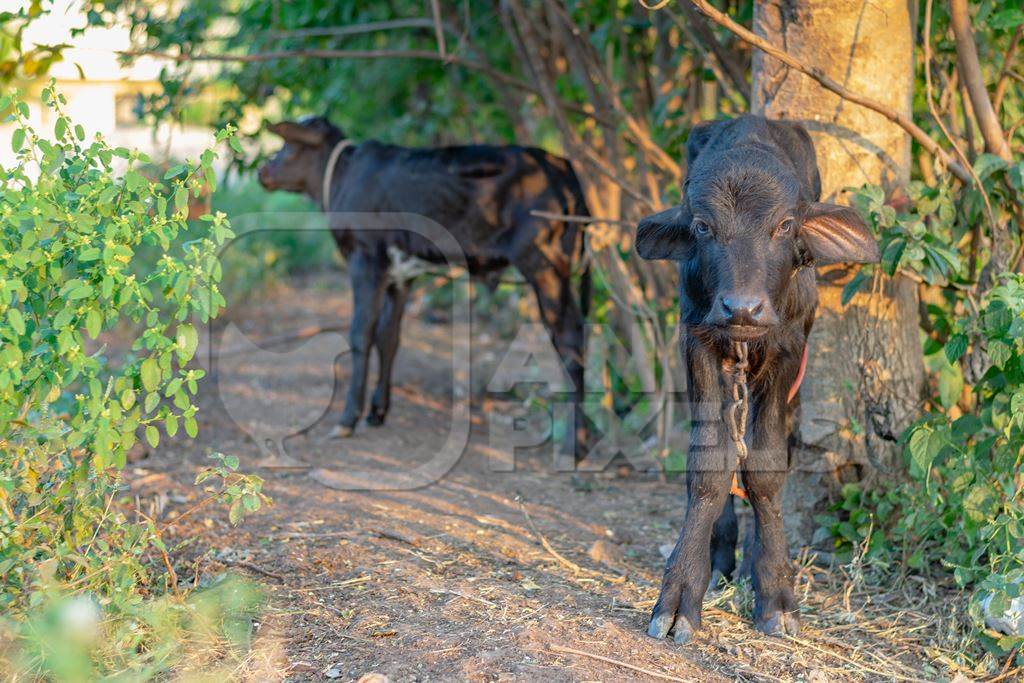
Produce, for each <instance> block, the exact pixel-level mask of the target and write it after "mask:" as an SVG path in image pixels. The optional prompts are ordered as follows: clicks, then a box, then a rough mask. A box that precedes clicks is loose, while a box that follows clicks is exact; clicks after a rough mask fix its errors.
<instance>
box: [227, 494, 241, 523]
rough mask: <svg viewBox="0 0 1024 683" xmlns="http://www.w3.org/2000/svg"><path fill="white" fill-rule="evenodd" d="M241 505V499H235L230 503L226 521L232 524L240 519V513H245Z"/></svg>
mask: <svg viewBox="0 0 1024 683" xmlns="http://www.w3.org/2000/svg"><path fill="white" fill-rule="evenodd" d="M242 506H243V503H242V500H241V499H239V500H236V501H235V502H234V503H232V504H231V508H230V509H229V510H228V521H229V522H231V524H232V525H235V524H238V523H239V522H241V521H242V515H243V514H244V513H245V510H244V508H243V507H242Z"/></svg>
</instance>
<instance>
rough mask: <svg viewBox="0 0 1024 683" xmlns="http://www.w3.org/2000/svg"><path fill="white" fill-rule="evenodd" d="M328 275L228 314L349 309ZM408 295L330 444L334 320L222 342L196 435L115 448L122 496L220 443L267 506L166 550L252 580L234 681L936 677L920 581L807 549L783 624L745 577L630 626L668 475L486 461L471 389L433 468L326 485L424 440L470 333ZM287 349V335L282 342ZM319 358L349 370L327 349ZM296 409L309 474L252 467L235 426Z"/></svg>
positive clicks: (663, 521)
mask: <svg viewBox="0 0 1024 683" xmlns="http://www.w3.org/2000/svg"><path fill="white" fill-rule="evenodd" d="M342 282H343V280H342V277H341V275H340V274H338V275H331V276H324V277H319V278H317V279H310V280H306V281H303V282H293V283H291V284H289V285H281V286H277V287H275V288H274V289H273V290H272V291H270V292H269V293H266V294H262V295H259V296H257V297H255V298H254V299H253V300H251V301H249V302H248V303H247V304H246V305H243V306H240V307H235V308H234V309H233V310H232V313H231V316H230V320H231V321H233V322H234V323H235V324H236V325H237V326H238V328H239V329H240V330H241V332H243V333H244V335H245V336H246V337H247V338H248V339H250V340H252V341H253V342H254V343H255V342H257V341H258V340H260V339H267V338H271V337H273V336H274V335H277V334H280V333H282V332H286V331H289V330H297V329H301V328H303V327H304V326H308V325H311V324H321V325H329V326H331V325H333V326H336V325H339V324H341V325H344V321H346V320H347V319H348V312H349V311H350V304H349V300H348V296H347V294H346V292H345V291H344V287H343V284H342ZM420 312H421V311H420V310H419V307H418V306H417V304H416V303H415V302H414V303H413V305H412V306H411V307H410V311H409V314H408V315H407V316H406V319H405V325H404V338H403V346H402V348H401V350H400V352H399V356H398V363H397V370H396V374H395V392H394V397H393V405H392V410H391V414H390V416H389V418H388V421H387V423H386V424H385V425H384V426H383V427H380V428H371V427H367V426H366V425H365V424H362V423H361V424H360V425H359V427H358V428H357V431H356V434H355V435H354V436H353V437H351V438H349V439H345V440H325V439H324V437H325V435H326V434H327V433H328V432H329V430H330V427H331V426H332V425H333V419H332V418H330V417H328V418H325V419H323V420H320V421H319V422H317V421H316V418H317V417H318V416H319V415H320V414H321V413H322V412H323V410H324V408H326V406H327V403H328V402H329V400H330V395H331V392H332V390H333V388H334V387H333V384H334V381H333V379H332V373H331V369H330V368H331V360H332V358H333V356H334V355H336V351H337V348H336V344H337V342H338V338H336V337H335V336H332V335H330V334H326V335H320V337H323V340H321V341H323V342H324V343H320V342H318V341H317V340H316V339H313V340H307V341H306V342H301V343H296V344H292V345H291V346H283V347H281V348H275V349H273V351H268V350H259V349H248V350H246V349H245V347H244V344H243V346H241V347H238V346H237V344H236V347H231V348H230V349H229V350H230V351H231V353H230V354H228V356H226V359H225V360H224V361H222V363H221V365H220V366H219V367H218V369H217V370H218V371H217V372H216V373H215V374H214V375H211V377H210V378H209V381H207V382H206V384H205V386H204V388H203V389H202V391H201V394H202V395H201V398H200V403H199V405H200V406H201V412H200V415H199V417H200V431H199V437H198V438H197V439H196V440H195V441H190V440H187V439H185V438H182V437H180V436H179V437H178V438H176V439H174V440H170V441H167V442H165V443H162V444H161V446H160V448H159V449H157V450H156V452H154V453H151V454H149V455H148V457H146V458H145V459H143V460H140V461H139V462H137V463H135V465H134V469H133V470H132V473H131V486H132V490H133V493H134V494H135V495H137V496H139V500H140V501H142V502H143V504H149V505H152V506H153V507H154V510H155V511H156V512H158V513H159V514H160V515H161V516H162V517H163V518H164V519H173V518H174V516H175V515H176V514H179V513H180V511H182V510H184V509H187V508H188V507H189V506H190V504H191V503H192V502H193V501H194V500H195V499H196V498H197V497H198V496H200V495H202V492H201V491H198V490H197V489H196V488H195V487H193V486H192V480H193V478H194V476H195V472H196V471H197V470H198V469H199V468H201V467H202V466H204V465H205V464H206V462H207V461H206V455H207V454H208V453H209V452H211V451H214V450H217V451H221V452H224V453H230V454H235V455H237V456H239V457H240V458H241V461H242V469H244V470H250V471H258V473H259V474H260V475H261V476H263V477H264V478H265V480H266V492H267V493H268V494H269V495H270V496H271V497H272V498H273V505H272V506H269V507H267V508H264V509H263V510H261V511H260V512H258V513H256V514H255V515H253V516H251V517H249V518H247V519H246V520H245V521H244V522H243V523H242V524H241V525H240V526H239V527H237V528H236V527H231V526H230V525H229V524H228V523H227V515H226V513H223V512H220V511H217V512H214V513H211V516H209V517H206V518H203V519H198V520H195V521H196V523H195V524H189V525H187V528H179V529H178V532H179V533H181V534H182V535H187V534H191V533H198V534H199V536H200V537H199V539H198V541H197V542H196V543H194V544H193V545H191V546H189V547H188V548H186V549H185V550H183V551H181V553H180V554H179V555H176V556H175V560H176V562H177V564H178V567H177V569H178V574H179V576H182V577H192V576H193V575H194V576H197V577H198V576H202V575H207V574H215V573H217V572H221V571H224V570H225V569H230V570H233V571H238V572H241V573H244V574H246V575H249V576H251V577H252V578H254V579H256V580H258V581H260V582H261V583H263V584H264V585H265V586H266V587H267V589H268V591H269V595H270V600H269V605H268V607H267V609H266V612H265V614H264V615H263V617H262V619H261V621H260V623H259V625H258V628H257V636H256V641H255V647H254V650H253V653H252V654H251V655H250V657H249V659H248V660H247V661H246V662H245V663H244V664H243V666H242V668H241V669H240V672H241V673H240V676H241V677H242V678H247V679H249V680H288V681H306V680H331V679H336V680H342V681H348V680H358V679H360V678H361V677H363V676H365V675H366V674H370V673H373V672H377V673H380V674H383V675H385V676H387V677H388V678H390V679H391V680H393V681H413V680H416V681H432V680H473V681H484V680H487V681H490V680H545V681H548V680H551V681H563V680H565V681H568V680H573V681H575V680H580V681H590V680H685V681H717V680H741V681H748V680H749V681H761V680H787V681H788V680H806V681H847V680H937V679H949V678H952V677H954V676H955V675H956V669H955V668H953V667H954V665H953V664H952V663H951V662H950V661H949V660H948V658H947V657H946V655H945V654H944V652H943V651H942V650H941V649H939V648H936V647H933V646H932V645H931V643H933V642H934V639H935V637H936V633H935V629H937V628H941V625H940V626H936V622H935V621H934V620H933V617H932V616H929V612H928V609H927V605H928V603H929V600H932V601H934V596H933V597H932V598H929V597H928V596H927V595H920V596H910V597H907V594H906V592H905V591H901V592H899V593H897V592H895V591H893V592H887V591H886V590H885V589H883V588H874V589H871V588H867V587H865V586H863V585H856V581H855V580H854V579H856V576H855V575H853V574H851V572H850V570H849V569H848V568H838V567H833V568H829V567H820V566H817V565H815V564H814V563H813V562H812V561H811V560H810V559H809V557H808V555H807V554H806V553H805V554H803V555H801V556H800V557H799V558H798V561H799V562H800V566H801V570H800V572H799V578H798V595H799V597H800V599H801V610H802V619H803V624H804V630H803V632H802V633H801V634H800V636H799V637H795V638H793V637H786V638H768V637H765V636H763V635H761V634H760V633H758V632H756V631H754V630H753V628H752V626H751V623H750V607H751V598H750V589H749V587H746V586H744V585H741V586H739V587H736V588H732V587H731V588H728V589H726V590H725V591H723V592H721V593H719V594H715V595H709V596H708V599H707V602H706V603H705V612H704V614H705V627H704V628H703V630H702V631H701V632H700V633H699V635H698V637H697V638H696V639H695V641H694V642H693V643H691V644H690V645H688V646H685V647H679V646H676V645H675V644H673V643H672V642H671V641H670V640H665V641H655V640H652V639H650V638H648V637H647V636H646V635H645V634H644V630H645V628H646V625H647V619H648V615H649V610H650V608H651V606H652V605H653V602H654V599H655V598H656V596H657V591H658V586H659V581H660V575H661V570H662V565H663V559H662V555H661V553H660V551H659V547H660V546H662V545H664V544H668V543H672V542H674V541H675V538H676V534H677V533H678V530H679V527H680V525H681V523H682V516H683V507H682V494H683V483H682V481H681V480H679V479H670V480H668V481H662V480H659V477H657V476H655V475H650V474H638V473H630V474H629V475H628V476H623V474H622V473H620V472H618V471H616V472H610V473H607V474H604V473H602V474H596V475H587V476H573V475H571V474H569V473H556V472H554V471H553V468H552V464H551V460H550V455H549V453H550V447H548V448H547V449H544V448H540V449H536V451H535V452H529V451H527V452H520V453H519V455H518V457H517V459H516V463H515V465H516V466H515V471H514V472H505V471H497V470H500V469H502V468H503V467H504V468H507V467H508V465H509V462H508V459H507V456H503V455H502V454H500V453H496V452H495V451H494V449H492V448H491V446H490V445H489V441H488V436H487V430H486V426H487V420H488V419H489V415H488V412H489V411H490V410H493V406H491V405H490V404H487V403H482V402H481V401H480V400H479V399H475V400H474V404H473V411H472V426H471V438H470V443H469V446H468V448H467V449H466V450H465V453H464V455H463V456H462V457H461V459H460V460H459V461H458V463H457V464H456V466H455V467H454V468H453V469H452V470H451V472H449V473H448V474H447V475H446V476H444V477H443V478H441V479H440V480H439V481H437V482H436V483H433V484H430V485H428V486H424V487H421V488H417V489H414V490H402V491H377V492H365V491H364V492H350V491H339V490H335V489H333V488H330V487H328V486H325V485H324V484H323V483H322V482H324V481H326V482H327V483H328V484H330V483H332V481H334V480H332V479H331V473H335V474H337V473H341V475H338V476H340V477H341V478H342V479H344V473H346V472H351V471H354V470H359V469H368V468H374V467H376V468H381V470H380V471H392V470H401V469H402V468H408V467H410V466H411V465H414V464H418V463H420V462H421V461H422V460H423V459H424V458H426V457H427V455H428V454H429V453H431V452H432V451H433V450H434V449H435V447H437V446H438V445H440V444H441V443H442V442H443V441H444V439H445V436H446V432H447V430H448V426H449V419H448V413H449V406H450V403H451V394H452V390H451V387H452V370H451V339H452V335H453V334H462V333H465V332H466V331H467V330H468V328H467V327H466V325H465V323H464V322H461V323H456V324H454V325H453V324H450V323H436V322H427V321H426V317H427V316H424V315H421V314H420ZM475 334H476V337H477V338H478V339H482V340H485V341H486V342H488V343H489V344H490V346H488V345H487V344H484V345H483V347H484V348H483V349H481V348H480V347H479V346H478V347H475V348H474V354H475V360H474V372H475V373H476V372H478V371H479V372H478V374H479V373H486V372H487V371H488V368H489V367H490V368H493V365H494V362H495V361H494V359H495V358H497V357H500V351H501V345H502V344H503V343H504V344H506V345H507V342H501V341H500V340H498V335H497V334H496V333H495V332H494V330H491V329H489V328H488V327H487V325H486V323H482V324H481V325H479V326H477V329H476V331H475ZM303 344H308V346H305V347H304V348H305V350H304V351H303V352H301V353H293V351H295V350H296V349H298V348H300V347H302V345H303ZM332 345H333V346H332ZM338 367H339V372H341V373H342V374H344V373H345V372H347V362H345V359H344V358H342V359H341V360H340V361H339V363H338ZM343 380H344V378H343V377H342V381H343ZM261 410H262V411H263V412H262V413H260V411H261ZM247 411H248V412H247ZM254 413H259V414H260V415H262V417H256V418H252V414H254ZM240 415H241V417H239V416H240ZM250 418H251V419H250ZM261 421H262V422H261ZM275 421H276V422H275ZM303 422H305V423H304V424H300V423H303ZM314 422H316V424H315V426H313V427H312V428H311V429H310V430H309V431H308V432H306V433H304V434H302V435H299V436H296V437H293V438H291V439H287V440H285V450H286V451H287V454H288V455H289V456H291V457H294V458H296V459H298V460H301V461H303V462H305V463H306V464H308V465H309V466H310V467H309V468H308V469H300V470H293V471H288V470H279V469H278V470H266V469H264V470H257V466H258V464H259V463H260V462H261V461H264V459H265V458H266V457H267V455H268V451H266V450H263V449H261V448H260V447H259V446H258V445H257V443H256V440H254V438H253V437H252V436H251V435H252V434H254V433H255V434H257V437H258V438H263V437H265V436H266V435H267V434H271V433H272V432H273V433H272V434H271V437H274V436H275V435H276V434H277V432H275V431H274V430H275V429H276V430H278V431H280V429H283V428H284V427H281V426H280V425H282V424H283V425H285V426H286V427H288V428H293V427H295V426H296V425H299V426H307V424H313V423H314ZM240 424H241V425H242V426H244V427H245V429H244V430H243V428H242V426H240ZM261 424H262V426H260V425H261ZM254 425H255V426H254ZM268 425H269V426H268ZM275 425H276V426H275ZM261 430H262V431H261ZM270 454H272V453H270ZM278 455H280V454H278ZM325 473H327V475H326V476H325ZM147 501H148V503H147ZM744 512H745V513H746V511H744ZM185 526H186V525H182V527H185ZM207 549H208V550H207ZM915 600H917V602H916V603H915V602H914V601H915ZM896 603H898V604H899V605H901V607H899V608H894V604H896ZM902 605H906V607H903V606H902Z"/></svg>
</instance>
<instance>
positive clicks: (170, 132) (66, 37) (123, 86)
mask: <svg viewBox="0 0 1024 683" xmlns="http://www.w3.org/2000/svg"><path fill="white" fill-rule="evenodd" d="M21 2H22V0H0V9H11V10H13V9H15V6H16V5H17V4H20V3H21ZM81 4H82V3H80V2H76V0H54V2H53V5H52V10H51V11H50V13H49V14H47V15H45V16H42V17H40V18H38V19H37V20H35V21H33V23H32V24H31V25H30V26H29V27H28V29H27V30H26V31H25V35H24V41H25V42H26V43H27V44H31V43H38V44H43V45H53V44H57V43H67V44H69V45H70V46H71V47H70V48H67V49H65V50H64V52H63V56H64V59H63V60H62V61H60V62H57V63H56V64H54V65H53V66H52V67H51V69H50V71H49V76H50V77H53V78H55V79H56V81H57V88H58V90H59V91H60V92H61V93H63V94H64V96H65V97H66V98H67V106H66V111H67V114H68V115H69V116H70V117H71V119H72V120H73V121H74V122H75V123H78V124H81V125H82V126H83V127H84V128H85V129H86V132H87V134H88V135H89V136H92V135H93V134H95V133H100V134H102V135H103V136H104V137H105V138H106V139H107V140H108V141H109V142H110V144H112V145H116V146H122V147H129V148H133V149H138V150H141V151H143V152H145V153H146V154H148V155H149V156H150V157H151V158H152V159H153V160H154V161H155V162H162V161H165V160H167V159H183V158H195V157H196V156H198V155H199V153H200V152H202V151H203V150H204V149H206V148H207V147H209V146H210V145H211V144H212V141H213V134H212V132H211V131H210V129H208V128H206V127H203V126H189V125H179V124H161V125H160V126H159V127H157V128H155V129H154V127H153V126H152V125H149V124H147V123H145V122H143V121H140V120H139V118H138V116H137V114H136V109H137V104H138V101H139V97H140V95H147V94H152V93H158V92H160V90H161V86H160V82H159V74H160V69H161V68H162V66H163V65H164V63H162V62H160V61H157V60H155V59H152V58H148V57H142V58H139V59H137V60H135V61H134V63H132V64H130V65H124V64H122V63H121V60H120V59H119V57H118V54H117V53H118V51H121V50H129V49H131V41H130V37H129V31H128V28H127V27H123V26H115V27H111V28H96V27H94V28H88V29H86V30H85V31H84V32H83V33H81V34H80V35H77V36H76V35H72V32H73V30H74V29H76V28H81V27H83V26H85V25H86V19H85V15H84V13H83V12H82V10H81ZM45 81H46V79H41V80H40V82H38V83H36V84H34V86H35V88H34V90H33V89H31V88H30V89H29V92H28V93H27V96H28V102H29V107H30V110H31V115H30V117H31V119H32V125H33V127H35V128H36V129H37V131H38V132H39V133H40V134H42V135H44V136H45V135H46V134H47V132H49V131H52V130H53V122H52V121H51V120H50V118H51V117H50V116H49V110H47V109H46V108H45V107H43V106H42V105H41V103H40V102H39V99H38V90H39V88H41V87H42V85H43V84H44V83H45ZM9 135H10V133H9V127H8V126H3V125H0V139H6V138H7V137H9ZM12 159H13V152H12V151H11V149H10V146H9V145H0V163H8V162H9V161H11V160H12Z"/></svg>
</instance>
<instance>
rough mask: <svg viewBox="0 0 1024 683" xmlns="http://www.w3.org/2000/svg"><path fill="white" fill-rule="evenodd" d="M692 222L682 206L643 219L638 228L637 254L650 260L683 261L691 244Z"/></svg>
mask: <svg viewBox="0 0 1024 683" xmlns="http://www.w3.org/2000/svg"><path fill="white" fill-rule="evenodd" d="M690 220H691V219H690V215H689V212H688V211H687V210H686V209H684V208H683V207H681V206H674V207H672V208H671V209H667V210H665V211H661V212H659V213H656V214H654V215H653V216H648V217H647V218H644V219H642V220H641V221H640V225H638V226H637V228H636V240H635V242H636V253H638V254H639V255H640V257H641V258H645V259H648V260H657V259H667V260H672V261H678V260H680V259H682V258H683V257H685V256H686V251H687V248H688V247H689V243H690Z"/></svg>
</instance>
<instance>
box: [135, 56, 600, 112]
mask: <svg viewBox="0 0 1024 683" xmlns="http://www.w3.org/2000/svg"><path fill="white" fill-rule="evenodd" d="M115 54H117V55H119V56H121V57H152V58H154V59H166V60H169V61H172V62H175V63H177V64H182V63H187V62H223V63H236V62H237V63H243V64H249V63H257V62H270V61H273V60H275V59H427V60H430V61H434V62H443V63H445V64H454V65H456V66H461V67H463V68H465V69H470V70H471V71H478V72H480V73H482V74H484V75H486V76H489V77H490V78H492V79H494V80H495V81H497V82H499V83H503V84H504V85H507V86H509V87H511V88H515V89H516V90H520V91H523V92H527V93H530V94H533V95H538V96H539V95H540V94H541V93H540V91H538V90H537V89H536V88H534V87H533V86H531V85H530V84H528V83H525V82H523V81H521V80H519V79H518V78H516V77H515V76H510V75H509V74H506V73H503V72H501V71H498V70H497V69H495V68H493V67H491V66H489V65H487V64H482V63H480V62H477V61H474V60H472V59H465V58H463V57H459V56H457V55H452V54H449V55H447V56H445V57H441V55H439V54H438V53H437V52H434V51H432V50H331V49H303V50H276V51H271V52H255V53H251V54H233V55H228V54H225V55H215V54H209V53H198V54H193V53H187V52H183V53H178V54H172V53H170V52H163V51H160V50H117V51H115ZM565 109H566V110H567V111H571V112H573V113H575V114H577V115H579V116H583V117H586V118H589V119H593V120H595V121H597V122H599V123H606V122H604V121H602V120H601V119H600V117H598V116H596V115H595V114H594V113H593V112H588V111H586V110H585V109H583V108H582V107H578V106H576V105H572V104H565Z"/></svg>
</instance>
